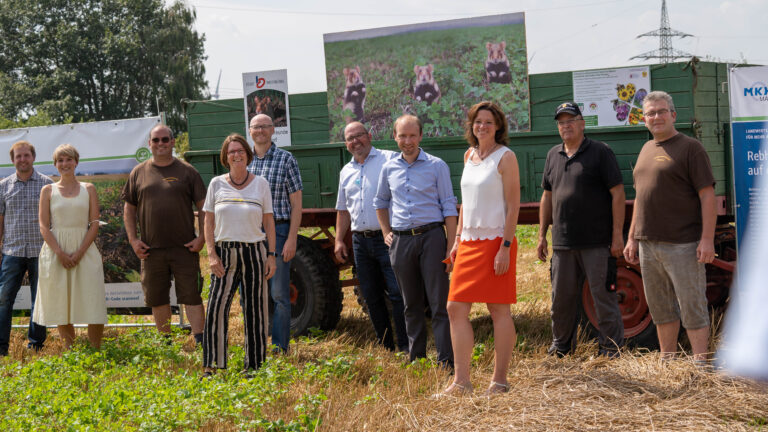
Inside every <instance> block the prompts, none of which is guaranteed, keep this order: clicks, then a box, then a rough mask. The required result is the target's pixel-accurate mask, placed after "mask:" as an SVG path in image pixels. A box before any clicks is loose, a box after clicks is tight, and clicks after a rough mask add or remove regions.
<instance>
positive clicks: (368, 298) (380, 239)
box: [334, 122, 408, 352]
mask: <svg viewBox="0 0 768 432" xmlns="http://www.w3.org/2000/svg"><path fill="white" fill-rule="evenodd" d="M344 142H345V143H346V145H347V150H349V152H350V153H351V154H352V160H351V161H349V163H348V164H346V165H344V167H343V168H342V169H341V174H340V176H339V193H338V198H337V201H336V210H338V212H337V213H336V245H335V248H334V252H335V254H336V259H338V260H339V261H341V262H344V261H346V260H347V256H348V255H349V251H348V250H347V245H346V243H345V242H344V239H345V238H346V236H347V234H348V233H349V229H350V227H351V228H352V249H353V251H354V259H355V268H356V270H357V279H358V281H359V282H360V290H361V291H362V293H363V298H364V299H365V303H366V304H367V305H368V315H369V316H370V318H371V322H372V323H373V329H374V330H375V331H376V339H377V340H378V342H379V343H381V344H382V345H384V346H385V347H386V348H387V349H389V350H392V351H394V349H395V341H394V338H393V335H392V325H391V324H390V318H389V311H388V310H387V303H386V301H385V297H384V296H386V297H387V298H389V301H390V303H391V304H392V318H393V320H394V323H395V333H396V334H397V348H398V350H399V351H403V352H408V335H407V333H406V331H405V317H404V311H403V308H404V307H403V297H402V295H401V294H400V287H399V286H398V285H397V280H396V279H395V273H394V272H393V271H392V265H391V264H390V262H389V247H387V245H386V244H385V243H384V236H383V235H382V233H381V228H380V227H379V221H378V219H377V218H376V211H375V210H374V208H373V198H374V197H375V195H376V187H377V185H378V182H379V173H380V172H381V167H382V166H383V165H384V162H386V161H388V160H390V159H393V158H395V157H397V156H398V154H397V153H396V152H393V151H389V150H379V149H376V148H374V147H373V146H371V134H370V133H368V131H367V130H366V129H365V126H363V124H362V123H360V122H352V123H350V124H348V125H347V127H346V128H345V129H344Z"/></svg>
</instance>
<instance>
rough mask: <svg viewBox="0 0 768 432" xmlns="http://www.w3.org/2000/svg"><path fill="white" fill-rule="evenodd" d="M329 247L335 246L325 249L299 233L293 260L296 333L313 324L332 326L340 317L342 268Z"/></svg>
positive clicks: (324, 329)
mask: <svg viewBox="0 0 768 432" xmlns="http://www.w3.org/2000/svg"><path fill="white" fill-rule="evenodd" d="M323 241H325V240H321V241H319V242H323ZM326 251H333V249H332V248H331V249H323V248H321V247H320V246H319V245H318V244H317V242H316V241H313V240H310V239H308V238H306V237H304V236H298V239H297V243H296V256H295V257H294V258H293V261H292V262H291V333H292V334H293V335H296V336H300V335H305V334H307V333H308V330H309V329H310V328H319V329H320V330H323V331H327V330H333V329H334V328H335V327H336V324H338V322H339V318H340V317H341V307H342V300H343V293H342V290H341V282H340V281H339V270H338V268H337V267H336V265H335V264H334V262H333V259H332V258H331V256H330V255H329V253H328V252H326Z"/></svg>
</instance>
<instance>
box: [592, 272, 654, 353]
mask: <svg viewBox="0 0 768 432" xmlns="http://www.w3.org/2000/svg"><path fill="white" fill-rule="evenodd" d="M616 293H617V295H618V297H619V310H621V319H622V321H624V339H625V340H626V344H627V346H629V347H640V348H648V349H658V347H659V341H658V338H657V336H656V326H655V325H654V324H653V321H652V320H651V313H650V312H649V311H648V303H646V301H645V292H644V291H643V279H642V277H641V276H640V273H639V272H637V271H635V270H634V269H632V268H630V267H627V266H619V267H618V268H617V272H616ZM581 305H582V315H581V317H582V320H581V321H582V327H584V328H585V329H586V332H587V335H589V336H590V337H597V335H598V330H597V329H598V328H599V327H598V324H597V314H596V312H595V303H594V301H593V300H592V293H591V292H590V290H589V283H587V281H584V288H583V289H582V296H581Z"/></svg>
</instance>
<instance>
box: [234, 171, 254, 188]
mask: <svg viewBox="0 0 768 432" xmlns="http://www.w3.org/2000/svg"><path fill="white" fill-rule="evenodd" d="M249 174H250V173H245V178H244V179H243V181H242V182H240V183H237V182H235V179H234V178H232V173H229V181H230V182H232V184H233V185H235V186H242V185H244V184H245V182H247V181H248V176H249Z"/></svg>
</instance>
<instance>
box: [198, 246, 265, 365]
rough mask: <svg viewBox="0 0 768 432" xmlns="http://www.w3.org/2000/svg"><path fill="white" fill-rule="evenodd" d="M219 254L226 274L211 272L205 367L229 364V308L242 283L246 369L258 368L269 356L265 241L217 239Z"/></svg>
mask: <svg viewBox="0 0 768 432" xmlns="http://www.w3.org/2000/svg"><path fill="white" fill-rule="evenodd" d="M216 253H217V254H218V255H219V258H221V264H222V265H223V266H224V276H223V277H217V276H216V275H214V274H211V289H210V294H209V295H208V311H207V312H206V317H205V330H204V332H203V367H206V368H219V369H224V368H226V367H227V333H228V331H229V309H230V308H231V306H232V299H233V297H234V296H235V292H237V288H238V286H241V285H242V291H241V296H242V301H241V304H242V306H243V328H244V329H245V369H258V368H259V366H261V363H262V362H263V361H264V358H265V357H266V355H267V343H268V341H267V336H268V331H269V327H268V324H269V309H268V307H269V306H268V297H267V296H268V295H269V288H268V285H267V280H266V278H265V277H264V265H265V262H266V248H265V245H264V242H259V243H242V242H217V243H216Z"/></svg>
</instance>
